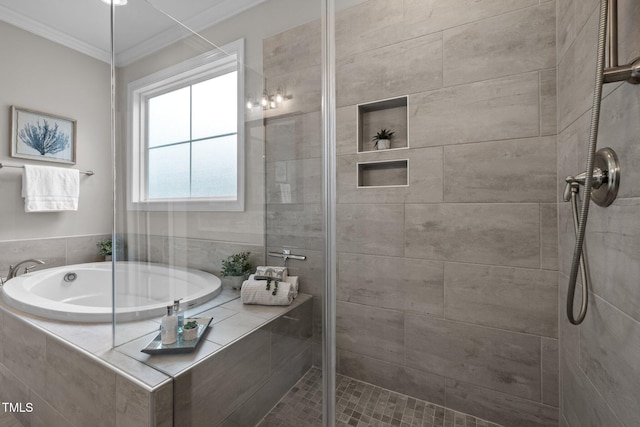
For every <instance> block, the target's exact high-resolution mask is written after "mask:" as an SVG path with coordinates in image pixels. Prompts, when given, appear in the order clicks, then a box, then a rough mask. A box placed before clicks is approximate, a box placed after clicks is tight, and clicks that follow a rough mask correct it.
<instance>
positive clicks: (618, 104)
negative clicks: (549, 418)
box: [557, 0, 640, 427]
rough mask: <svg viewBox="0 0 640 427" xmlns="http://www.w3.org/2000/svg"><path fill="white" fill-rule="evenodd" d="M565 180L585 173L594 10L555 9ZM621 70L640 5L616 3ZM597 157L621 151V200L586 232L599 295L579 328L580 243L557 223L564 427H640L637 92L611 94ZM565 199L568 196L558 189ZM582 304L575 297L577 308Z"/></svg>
mask: <svg viewBox="0 0 640 427" xmlns="http://www.w3.org/2000/svg"><path fill="white" fill-rule="evenodd" d="M557 3H558V4H557V13H558V27H557V41H558V50H557V64H558V65H557V67H558V87H557V92H558V176H561V177H563V176H565V175H574V174H576V173H578V172H581V171H583V170H584V168H585V166H584V165H585V158H586V150H587V141H588V132H589V121H590V114H591V97H592V93H593V80H594V78H593V76H594V72H595V55H596V49H595V46H596V39H597V21H598V13H599V10H598V9H599V8H598V3H599V2H598V1H597V0H582V1H578V0H558V2H557ZM618 16H619V21H620V33H619V34H620V55H621V57H620V63H621V64H622V63H626V62H627V61H629V60H631V59H633V58H635V57H637V56H638V55H640V30H639V29H638V27H637V26H636V25H635V24H634V23H635V22H637V19H638V16H640V4H638V2H628V1H623V2H619V11H618ZM604 95H605V98H604V100H603V103H602V113H601V119H600V136H599V142H598V147H599V148H601V147H605V146H610V147H612V148H614V150H616V152H617V153H618V156H619V158H620V161H621V167H622V171H623V175H622V179H623V180H622V183H621V188H620V191H619V193H618V194H619V198H618V199H617V200H616V201H615V202H614V203H613V205H611V206H610V207H608V208H599V207H597V206H594V205H592V206H594V207H593V208H592V209H591V210H590V217H589V223H588V224H589V225H588V227H587V237H586V241H587V250H588V256H589V262H590V264H591V276H592V289H591V294H590V295H589V311H588V312H587V317H586V319H585V321H584V323H583V324H582V325H580V326H579V327H576V326H573V325H571V324H569V322H568V321H567V320H565V313H564V304H565V298H566V297H565V295H566V291H567V286H568V285H567V283H568V274H569V271H570V264H571V257H572V252H573V245H574V242H575V237H574V234H573V224H572V223H571V209H570V207H569V206H568V204H564V203H563V204H561V205H560V206H559V209H558V216H559V222H558V223H559V230H558V233H559V257H558V264H559V269H560V275H559V276H560V277H559V286H558V289H559V317H560V324H559V329H560V342H559V353H560V372H561V390H560V396H559V399H560V406H561V408H562V410H561V422H562V424H561V425H563V426H567V427H584V426H593V427H595V426H604V425H606V426H632V425H637V424H638V419H640V406H639V405H638V397H637V390H638V389H640V365H639V364H638V363H637V361H638V352H639V351H640V342H639V341H638V336H639V333H640V288H639V287H638V277H639V275H640V257H639V256H638V253H639V250H640V231H639V230H640V220H639V218H640V199H639V197H640V191H639V189H638V188H639V187H638V185H637V182H638V178H639V177H638V171H640V146H639V145H638V143H637V135H638V134H639V132H640V121H639V120H638V117H639V115H640V87H638V86H632V85H629V84H619V83H616V84H609V85H606V86H605V88H604ZM558 191H559V192H560V191H562V188H561V185H560V184H558ZM579 298H580V295H579V293H578V295H577V296H576V301H577V304H579Z"/></svg>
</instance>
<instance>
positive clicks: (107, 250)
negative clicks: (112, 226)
mask: <svg viewBox="0 0 640 427" xmlns="http://www.w3.org/2000/svg"><path fill="white" fill-rule="evenodd" d="M96 246H97V247H98V255H100V256H102V257H104V259H105V260H106V261H109V260H111V256H112V254H113V244H112V241H111V238H109V239H104V240H100V241H99V242H98V243H96Z"/></svg>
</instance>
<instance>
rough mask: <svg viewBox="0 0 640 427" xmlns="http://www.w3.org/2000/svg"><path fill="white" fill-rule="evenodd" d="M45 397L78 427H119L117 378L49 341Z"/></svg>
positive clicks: (69, 350) (86, 358)
mask: <svg viewBox="0 0 640 427" xmlns="http://www.w3.org/2000/svg"><path fill="white" fill-rule="evenodd" d="M46 345H47V350H46V355H47V358H46V366H47V368H46V383H45V387H44V388H43V390H44V394H45V396H43V397H44V398H45V399H46V400H47V401H48V402H49V403H50V404H51V405H52V406H53V407H54V408H55V409H56V410H58V411H59V412H60V413H61V414H62V415H63V416H65V417H66V418H68V419H69V420H71V421H72V422H73V423H74V424H75V425H83V426H88V425H91V426H96V427H98V426H115V421H116V420H115V418H116V403H115V397H116V374H115V372H113V371H111V370H110V369H108V368H106V367H104V366H103V365H101V364H99V363H97V362H96V361H94V360H91V359H89V358H88V357H87V356H85V355H83V354H82V353H80V352H78V351H77V350H75V349H72V348H69V347H67V346H66V345H65V344H62V343H60V342H58V341H57V340H55V339H53V338H49V337H47V343H46Z"/></svg>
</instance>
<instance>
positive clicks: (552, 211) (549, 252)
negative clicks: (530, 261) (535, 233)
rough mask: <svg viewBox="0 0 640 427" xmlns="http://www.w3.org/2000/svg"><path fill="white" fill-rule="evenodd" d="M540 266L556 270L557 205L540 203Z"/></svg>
mask: <svg viewBox="0 0 640 427" xmlns="http://www.w3.org/2000/svg"><path fill="white" fill-rule="evenodd" d="M540 267H541V268H543V269H545V270H558V206H557V205H556V204H547V203H543V204H540Z"/></svg>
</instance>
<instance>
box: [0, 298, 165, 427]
mask: <svg viewBox="0 0 640 427" xmlns="http://www.w3.org/2000/svg"><path fill="white" fill-rule="evenodd" d="M0 338H2V343H3V345H2V348H1V349H0V401H2V402H13V403H22V405H23V406H24V405H26V404H27V403H31V404H32V405H33V412H30V413H29V412H24V413H16V414H15V416H16V418H17V419H18V421H20V423H21V424H22V425H23V426H25V427H29V426H31V427H40V426H42V427H45V426H46V427H63V426H64V427H68V426H78V427H80V426H89V425H91V426H111V427H116V426H118V427H120V426H167V425H171V420H172V419H173V406H172V405H171V404H167V402H170V401H171V400H172V399H173V389H172V384H171V383H170V382H169V383H167V384H166V385H164V386H161V387H160V388H159V389H157V390H155V391H148V390H147V389H146V388H141V387H140V386H138V385H136V384H134V383H132V382H130V381H129V380H128V379H126V378H125V377H124V376H121V375H120V374H118V373H116V371H114V370H112V369H110V368H107V367H106V365H105V364H104V363H99V362H98V361H97V360H96V359H95V358H92V357H90V356H88V355H87V354H86V353H84V352H81V351H80V350H78V349H77V348H72V347H70V346H69V345H68V344H66V343H63V342H62V341H60V340H59V339H56V338H53V337H52V335H50V334H47V333H46V332H44V331H42V330H40V329H38V328H36V327H34V326H33V325H31V324H28V323H27V322H25V321H23V320H22V319H20V318H18V317H16V316H15V315H13V314H11V313H9V312H5V311H4V310H3V309H0ZM167 422H168V423H169V424H167Z"/></svg>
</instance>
